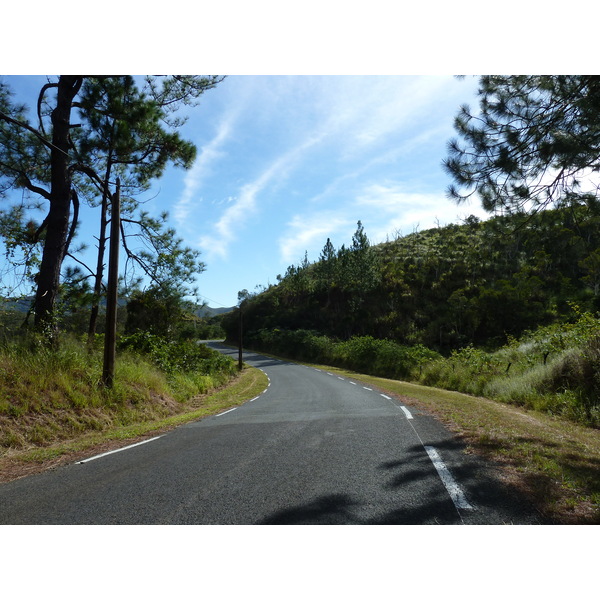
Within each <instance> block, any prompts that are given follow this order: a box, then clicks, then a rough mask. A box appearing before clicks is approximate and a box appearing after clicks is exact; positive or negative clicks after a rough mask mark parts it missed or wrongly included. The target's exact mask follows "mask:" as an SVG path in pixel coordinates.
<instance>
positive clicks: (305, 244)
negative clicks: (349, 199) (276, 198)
mask: <svg viewBox="0 0 600 600" xmlns="http://www.w3.org/2000/svg"><path fill="white" fill-rule="evenodd" d="M354 224H355V223H354V221H353V220H352V219H351V218H350V217H348V216H344V215H343V213H340V212H338V211H333V210H331V211H319V212H316V213H311V214H310V215H300V214H296V215H294V217H293V218H292V219H291V221H289V222H288V223H287V228H286V230H285V232H284V233H283V235H282V236H281V237H280V238H279V252H280V256H281V260H282V261H283V262H284V263H285V264H292V263H295V262H299V261H300V260H301V259H302V255H303V254H304V252H305V251H310V252H311V254H316V252H317V248H322V247H323V246H324V245H325V242H326V240H327V238H328V237H329V238H331V237H332V236H334V235H335V234H336V233H339V232H342V231H345V230H348V229H349V228H350V227H351V226H352V225H354ZM316 258H317V256H314V259H315V260H316Z"/></svg>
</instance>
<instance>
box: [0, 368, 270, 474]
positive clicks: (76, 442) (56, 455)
mask: <svg viewBox="0 0 600 600" xmlns="http://www.w3.org/2000/svg"><path fill="white" fill-rule="evenodd" d="M267 383H268V380H267V376H266V375H265V374H264V373H263V372H262V371H260V370H258V369H255V368H252V367H248V366H245V367H244V369H243V371H242V372H241V373H240V374H239V375H237V376H236V377H235V378H234V379H233V380H232V381H231V382H229V383H227V384H225V385H224V386H222V387H221V388H219V389H216V390H212V391H211V392H208V393H206V394H201V395H198V396H195V397H193V398H191V399H189V400H188V401H187V402H185V403H178V402H174V401H171V402H165V398H164V397H161V398H159V399H158V401H159V402H161V403H162V404H163V405H164V408H163V411H166V412H174V413H175V414H170V415H168V416H163V417H162V418H159V419H156V418H155V417H150V418H148V419H147V420H139V421H136V422H132V423H129V424H127V425H121V426H117V427H111V428H107V429H105V430H102V431H92V432H82V433H81V434H79V435H74V436H73V437H71V438H70V439H68V440H58V441H55V442H53V443H47V444H45V445H43V446H39V445H31V446H30V447H28V448H9V449H7V450H5V451H3V453H2V455H1V456H0V482H7V481H11V480H13V479H18V478H20V477H25V476H27V475H33V474H35V473H39V472H41V471H45V470H47V469H50V468H55V467H57V466H59V465H62V464H65V463H68V462H74V461H77V460H81V459H82V458H84V457H86V456H92V455H94V454H98V453H101V452H107V451H109V450H114V449H116V448H119V447H122V446H126V445H128V444H131V443H135V442H137V441H140V440H142V439H145V438H147V437H150V436H154V435H158V434H159V433H163V432H166V431H169V430H171V429H174V428H175V427H177V426H179V425H183V424H184V423H189V422H192V421H197V420H200V419H203V418H206V417H209V416H211V415H215V414H218V413H219V412H222V411H224V410H227V409H229V408H232V407H234V406H239V405H240V404H243V403H244V402H246V401H247V400H249V399H251V398H254V397H255V396H257V395H258V394H260V393H261V392H262V391H264V390H265V388H266V387H267ZM153 414H154V415H155V414H156V413H153ZM96 418H100V417H99V416H98V415H96Z"/></svg>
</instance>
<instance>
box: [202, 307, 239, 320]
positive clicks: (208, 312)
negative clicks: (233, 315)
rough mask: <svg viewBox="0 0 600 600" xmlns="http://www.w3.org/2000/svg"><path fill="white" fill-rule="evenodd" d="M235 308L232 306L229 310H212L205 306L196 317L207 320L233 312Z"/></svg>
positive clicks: (223, 308) (222, 308) (224, 308)
mask: <svg viewBox="0 0 600 600" xmlns="http://www.w3.org/2000/svg"><path fill="white" fill-rule="evenodd" d="M234 308H235V306H230V307H229V308H226V307H224V306H223V307H221V308H212V306H204V307H202V308H199V309H198V310H197V311H196V316H198V317H207V318H210V317H215V316H217V315H222V314H225V313H228V312H231V311H232V310H233V309H234Z"/></svg>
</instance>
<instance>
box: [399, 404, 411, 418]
mask: <svg viewBox="0 0 600 600" xmlns="http://www.w3.org/2000/svg"><path fill="white" fill-rule="evenodd" d="M400 408H401V409H402V410H403V411H404V414H405V415H406V418H407V419H412V418H413V416H412V415H411V414H410V411H409V410H408V408H406V406H401V407H400Z"/></svg>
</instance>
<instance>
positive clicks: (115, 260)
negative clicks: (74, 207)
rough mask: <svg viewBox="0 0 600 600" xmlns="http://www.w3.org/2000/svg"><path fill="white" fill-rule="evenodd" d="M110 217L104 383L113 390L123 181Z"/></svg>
mask: <svg viewBox="0 0 600 600" xmlns="http://www.w3.org/2000/svg"><path fill="white" fill-rule="evenodd" d="M110 212H111V215H110V246H109V257H108V289H107V291H106V331H105V334H104V368H103V371H102V383H103V384H104V386H105V387H107V388H111V387H112V385H113V380H114V377H115V354H116V349H117V287H118V283H119V243H120V237H119V234H120V229H121V180H120V179H118V178H117V191H116V192H115V193H114V194H113V195H112V199H111V211H110Z"/></svg>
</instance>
